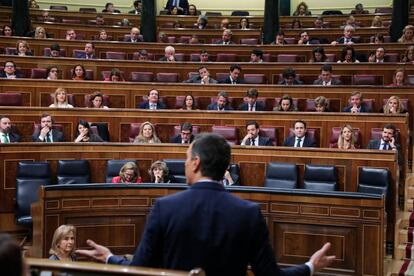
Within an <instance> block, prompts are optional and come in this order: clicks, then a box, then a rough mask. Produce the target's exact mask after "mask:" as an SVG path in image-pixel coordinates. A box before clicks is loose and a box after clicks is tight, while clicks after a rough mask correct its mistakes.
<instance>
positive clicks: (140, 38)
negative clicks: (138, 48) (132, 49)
mask: <svg viewBox="0 0 414 276" xmlns="http://www.w3.org/2000/svg"><path fill="white" fill-rule="evenodd" d="M124 42H131V43H138V42H144V37H143V36H142V35H139V36H138V39H137V42H132V41H131V38H130V37H125V38H124Z"/></svg>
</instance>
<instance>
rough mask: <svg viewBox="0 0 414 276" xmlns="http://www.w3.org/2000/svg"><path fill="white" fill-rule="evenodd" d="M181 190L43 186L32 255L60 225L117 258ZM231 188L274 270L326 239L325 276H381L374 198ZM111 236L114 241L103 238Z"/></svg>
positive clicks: (302, 258)
mask: <svg viewBox="0 0 414 276" xmlns="http://www.w3.org/2000/svg"><path fill="white" fill-rule="evenodd" d="M185 188H186V187H185V186H173V185H162V186H160V185H158V184H157V185H156V186H154V185H149V186H147V185H145V184H142V185H136V186H134V185H129V186H126V185H121V184H117V185H110V186H106V185H105V186H101V185H89V186H83V185H76V186H71V187H69V186H68V185H60V186H56V187H51V186H50V187H47V188H43V189H42V190H41V191H40V201H39V202H38V203H37V204H35V206H33V208H32V211H33V215H34V231H33V234H34V235H33V249H34V250H35V252H34V255H35V256H37V257H45V256H46V255H47V250H48V249H49V248H50V242H51V240H52V233H53V231H54V229H56V228H57V227H58V226H59V225H60V224H74V225H75V226H76V227H77V228H78V229H82V231H77V237H76V240H77V245H78V247H79V248H83V247H86V244H85V241H86V239H88V238H91V237H93V239H94V240H95V241H97V242H98V243H101V244H105V245H106V246H109V247H110V248H111V250H112V251H114V253H116V254H125V253H129V254H132V253H133V252H134V250H135V248H136V246H137V244H138V243H139V240H140V237H141V234H142V231H143V227H144V225H145V221H146V216H147V214H148V212H149V209H150V207H151V206H152V205H153V203H154V201H155V200H156V199H157V198H158V197H161V196H166V195H169V194H173V193H176V192H178V191H180V190H182V189H185ZM229 190H230V191H231V192H232V193H233V194H235V195H236V196H239V197H241V198H244V199H248V200H252V201H254V202H257V203H258V204H260V207H261V210H262V213H263V215H264V217H265V219H266V221H267V225H268V228H269V233H270V234H269V235H270V242H271V245H272V247H273V248H274V250H275V253H276V256H277V260H278V262H279V264H281V265H294V264H300V263H304V262H306V261H307V260H308V259H309V257H310V255H311V254H312V252H314V251H315V250H317V249H319V247H320V246H321V245H322V244H323V243H325V242H327V241H329V242H331V243H332V249H331V251H330V253H331V254H333V255H336V259H335V261H334V263H333V264H332V265H331V266H330V267H329V269H326V270H325V272H327V273H330V274H342V273H344V272H345V273H349V274H353V275H368V274H369V275H382V274H383V257H384V247H383V246H384V245H383V241H384V207H383V206H384V201H383V199H381V198H380V197H378V196H371V195H364V194H361V195H357V194H354V193H352V194H348V193H312V192H309V191H305V192H303V191H286V190H285V191H283V190H278V189H266V190H263V189H247V188H230V189H229ZM97 229H100V230H99V231H97ZM115 232H116V233H117V235H116V237H115V236H114V235H107V233H115Z"/></svg>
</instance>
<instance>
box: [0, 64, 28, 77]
mask: <svg viewBox="0 0 414 276" xmlns="http://www.w3.org/2000/svg"><path fill="white" fill-rule="evenodd" d="M0 78H5V79H19V78H24V76H23V74H21V73H20V72H18V71H17V70H16V64H15V63H14V61H11V60H7V61H5V62H4V68H3V71H2V72H0Z"/></svg>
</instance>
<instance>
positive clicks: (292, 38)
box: [285, 37, 297, 44]
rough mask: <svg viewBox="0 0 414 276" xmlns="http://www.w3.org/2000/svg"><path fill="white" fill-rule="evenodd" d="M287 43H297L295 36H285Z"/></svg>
mask: <svg viewBox="0 0 414 276" xmlns="http://www.w3.org/2000/svg"><path fill="white" fill-rule="evenodd" d="M285 42H286V44H297V41H296V38H294V37H285Z"/></svg>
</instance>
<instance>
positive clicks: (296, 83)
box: [277, 79, 303, 85]
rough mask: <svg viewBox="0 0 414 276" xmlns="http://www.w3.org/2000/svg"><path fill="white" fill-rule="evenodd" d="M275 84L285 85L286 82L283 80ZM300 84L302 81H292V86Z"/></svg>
mask: <svg viewBox="0 0 414 276" xmlns="http://www.w3.org/2000/svg"><path fill="white" fill-rule="evenodd" d="M277 84H281V85H286V80H285V79H283V80H281V81H279V82H278V83H277ZM301 84H303V82H302V81H300V80H297V79H294V80H293V85H301Z"/></svg>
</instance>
